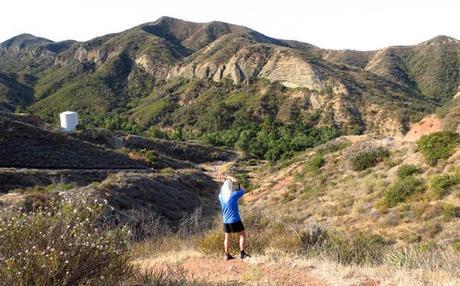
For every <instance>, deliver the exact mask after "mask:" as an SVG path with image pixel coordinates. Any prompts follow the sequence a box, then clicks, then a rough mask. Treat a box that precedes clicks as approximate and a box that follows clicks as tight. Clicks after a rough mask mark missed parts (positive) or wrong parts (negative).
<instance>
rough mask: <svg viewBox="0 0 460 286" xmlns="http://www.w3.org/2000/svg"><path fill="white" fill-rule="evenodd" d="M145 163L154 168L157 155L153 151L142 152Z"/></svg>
mask: <svg viewBox="0 0 460 286" xmlns="http://www.w3.org/2000/svg"><path fill="white" fill-rule="evenodd" d="M144 156H145V161H146V162H147V163H148V164H149V166H150V167H153V166H155V164H156V163H157V162H158V154H157V152H155V151H152V150H148V151H145V152H144Z"/></svg>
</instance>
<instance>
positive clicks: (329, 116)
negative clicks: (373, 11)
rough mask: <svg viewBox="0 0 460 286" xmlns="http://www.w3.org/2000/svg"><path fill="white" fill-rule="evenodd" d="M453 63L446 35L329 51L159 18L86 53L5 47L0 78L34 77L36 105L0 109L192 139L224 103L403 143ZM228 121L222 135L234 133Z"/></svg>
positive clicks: (449, 87)
mask: <svg viewBox="0 0 460 286" xmlns="http://www.w3.org/2000/svg"><path fill="white" fill-rule="evenodd" d="M459 58H460V42H459V41H458V40H455V39H452V38H448V37H444V36H442V37H437V38H434V39H432V40H430V41H427V42H424V43H421V44H419V45H416V46H405V47H389V48H384V49H382V50H378V51H371V52H360V51H346V50H345V51H336V50H323V49H320V48H318V47H315V46H313V45H310V44H306V43H301V42H295V41H285V40H278V39H273V38H270V37H268V36H265V35H263V34H261V33H258V32H256V31H254V30H251V29H249V28H246V27H242V26H238V25H232V24H227V23H222V22H210V23H192V22H187V21H182V20H179V19H174V18H169V17H162V18H160V19H158V20H157V21H155V22H151V23H146V24H142V25H139V26H136V27H134V28H131V29H128V30H126V31H123V32H120V33H115V34H109V35H105V36H101V37H98V38H95V39H92V40H90V41H87V42H73V41H65V42H59V43H54V42H51V41H49V40H46V39H43V38H38V37H34V36H32V35H28V34H23V35H19V36H17V37H15V38H13V39H11V40H8V41H6V42H4V43H2V44H0V72H3V73H9V74H17V75H28V76H32V77H34V78H36V80H35V81H33V82H30V83H29V84H28V85H27V87H28V88H29V89H33V95H34V100H33V102H32V103H30V104H29V101H28V100H22V101H21V100H18V99H17V98H12V97H11V96H9V97H7V96H6V94H7V93H8V91H5V90H0V98H1V97H3V98H6V99H4V100H3V101H4V102H6V103H5V104H4V105H6V106H8V110H12V109H14V108H15V106H17V105H21V104H23V103H24V102H25V103H27V105H28V106H29V110H30V111H32V112H34V113H36V114H38V115H40V116H42V117H44V118H47V119H49V120H52V119H55V118H56V115H57V113H59V112H60V111H62V110H64V109H74V110H77V111H79V112H80V113H82V114H91V113H99V114H106V113H111V114H117V115H121V116H123V117H125V118H127V119H128V120H131V121H133V122H135V123H137V124H138V125H139V126H140V127H141V128H147V127H149V126H150V125H152V124H159V125H160V126H162V127H165V128H170V127H177V126H180V127H181V128H185V129H188V130H197V129H202V126H199V124H198V123H199V122H202V121H203V120H205V116H206V115H204V114H208V113H209V112H212V110H213V109H216V108H218V107H219V106H222V104H224V105H225V106H226V107H227V108H228V109H232V110H234V112H240V113H242V114H243V113H244V116H246V117H249V121H251V122H259V123H261V122H263V121H264V120H265V119H267V118H272V119H276V120H278V121H280V122H283V123H284V124H286V123H301V124H302V123H303V124H309V121H308V118H311V116H317V115H319V117H320V119H319V120H317V121H316V123H315V124H317V125H322V126H335V127H337V128H339V129H341V130H343V131H344V133H356V132H362V131H370V132H377V133H385V134H398V133H404V132H405V131H407V128H408V126H409V122H414V121H417V120H418V119H420V118H422V117H423V116H424V115H425V114H428V113H430V112H432V111H433V110H434V108H435V107H437V106H442V105H443V104H445V103H446V102H448V101H449V100H450V99H451V98H452V97H453V96H454V94H455V93H456V90H457V88H458V86H459V85H460V77H459V74H460V72H459V70H460V61H459ZM13 83H14V82H13ZM13 83H9V85H10V86H11V85H13ZM10 93H11V92H10ZM20 94H21V95H22V94H24V95H23V96H24V97H25V98H29V96H30V94H29V93H27V92H22V91H21V92H20ZM270 96H275V99H274V100H269V99H267V98H268V97H270ZM226 120H228V121H229V122H227V123H225V124H224V125H226V126H227V127H228V126H230V125H232V123H233V122H234V119H231V118H230V119H226ZM205 129H206V128H205ZM206 130H207V131H212V130H209V128H208V129H206Z"/></svg>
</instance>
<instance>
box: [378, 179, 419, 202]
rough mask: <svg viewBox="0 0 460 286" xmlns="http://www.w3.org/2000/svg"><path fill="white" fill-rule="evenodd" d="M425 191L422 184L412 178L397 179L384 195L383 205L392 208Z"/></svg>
mask: <svg viewBox="0 0 460 286" xmlns="http://www.w3.org/2000/svg"><path fill="white" fill-rule="evenodd" d="M425 190H426V186H425V184H424V182H423V181H422V180H420V179H418V178H415V177H413V176H409V177H405V178H403V179H398V180H396V182H395V183H394V184H393V186H391V187H390V189H389V190H388V191H387V192H386V193H385V195H384V203H385V205H386V206H387V207H393V206H395V205H397V204H399V203H402V202H404V201H405V200H406V199H407V198H408V197H410V196H411V195H412V194H415V193H421V192H424V191H425Z"/></svg>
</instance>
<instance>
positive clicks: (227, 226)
mask: <svg viewBox="0 0 460 286" xmlns="http://www.w3.org/2000/svg"><path fill="white" fill-rule="evenodd" d="M243 230H244V225H243V223H242V222H241V220H239V221H237V222H234V223H224V232H225V233H232V232H233V233H235V232H242V231H243Z"/></svg>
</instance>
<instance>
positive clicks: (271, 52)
mask: <svg viewBox="0 0 460 286" xmlns="http://www.w3.org/2000/svg"><path fill="white" fill-rule="evenodd" d="M198 60H199V61H196V60H195V61H192V62H190V63H188V64H185V65H182V64H179V65H176V66H173V67H171V69H170V72H169V73H168V76H167V79H171V78H174V77H178V76H181V77H185V78H192V77H198V78H201V79H208V80H214V81H222V80H223V79H231V80H233V82H235V83H249V82H252V81H255V80H256V79H258V78H265V79H268V80H270V81H278V82H280V83H281V84H282V85H284V86H286V87H290V88H297V87H306V88H309V89H313V90H320V89H321V88H322V81H321V77H320V74H319V72H318V71H317V70H316V68H315V67H314V66H313V65H312V64H310V63H309V62H308V60H306V59H304V58H302V57H301V56H300V55H299V54H298V53H296V52H295V51H291V50H289V49H284V48H277V47H270V46H260V45H257V46H250V47H246V48H243V49H241V50H239V51H238V52H237V53H235V54H233V55H232V56H231V57H230V58H228V59H227V60H225V61H222V60H221V59H210V60H201V58H199V59H198ZM146 70H149V71H152V68H151V67H150V65H147V67H146Z"/></svg>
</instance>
